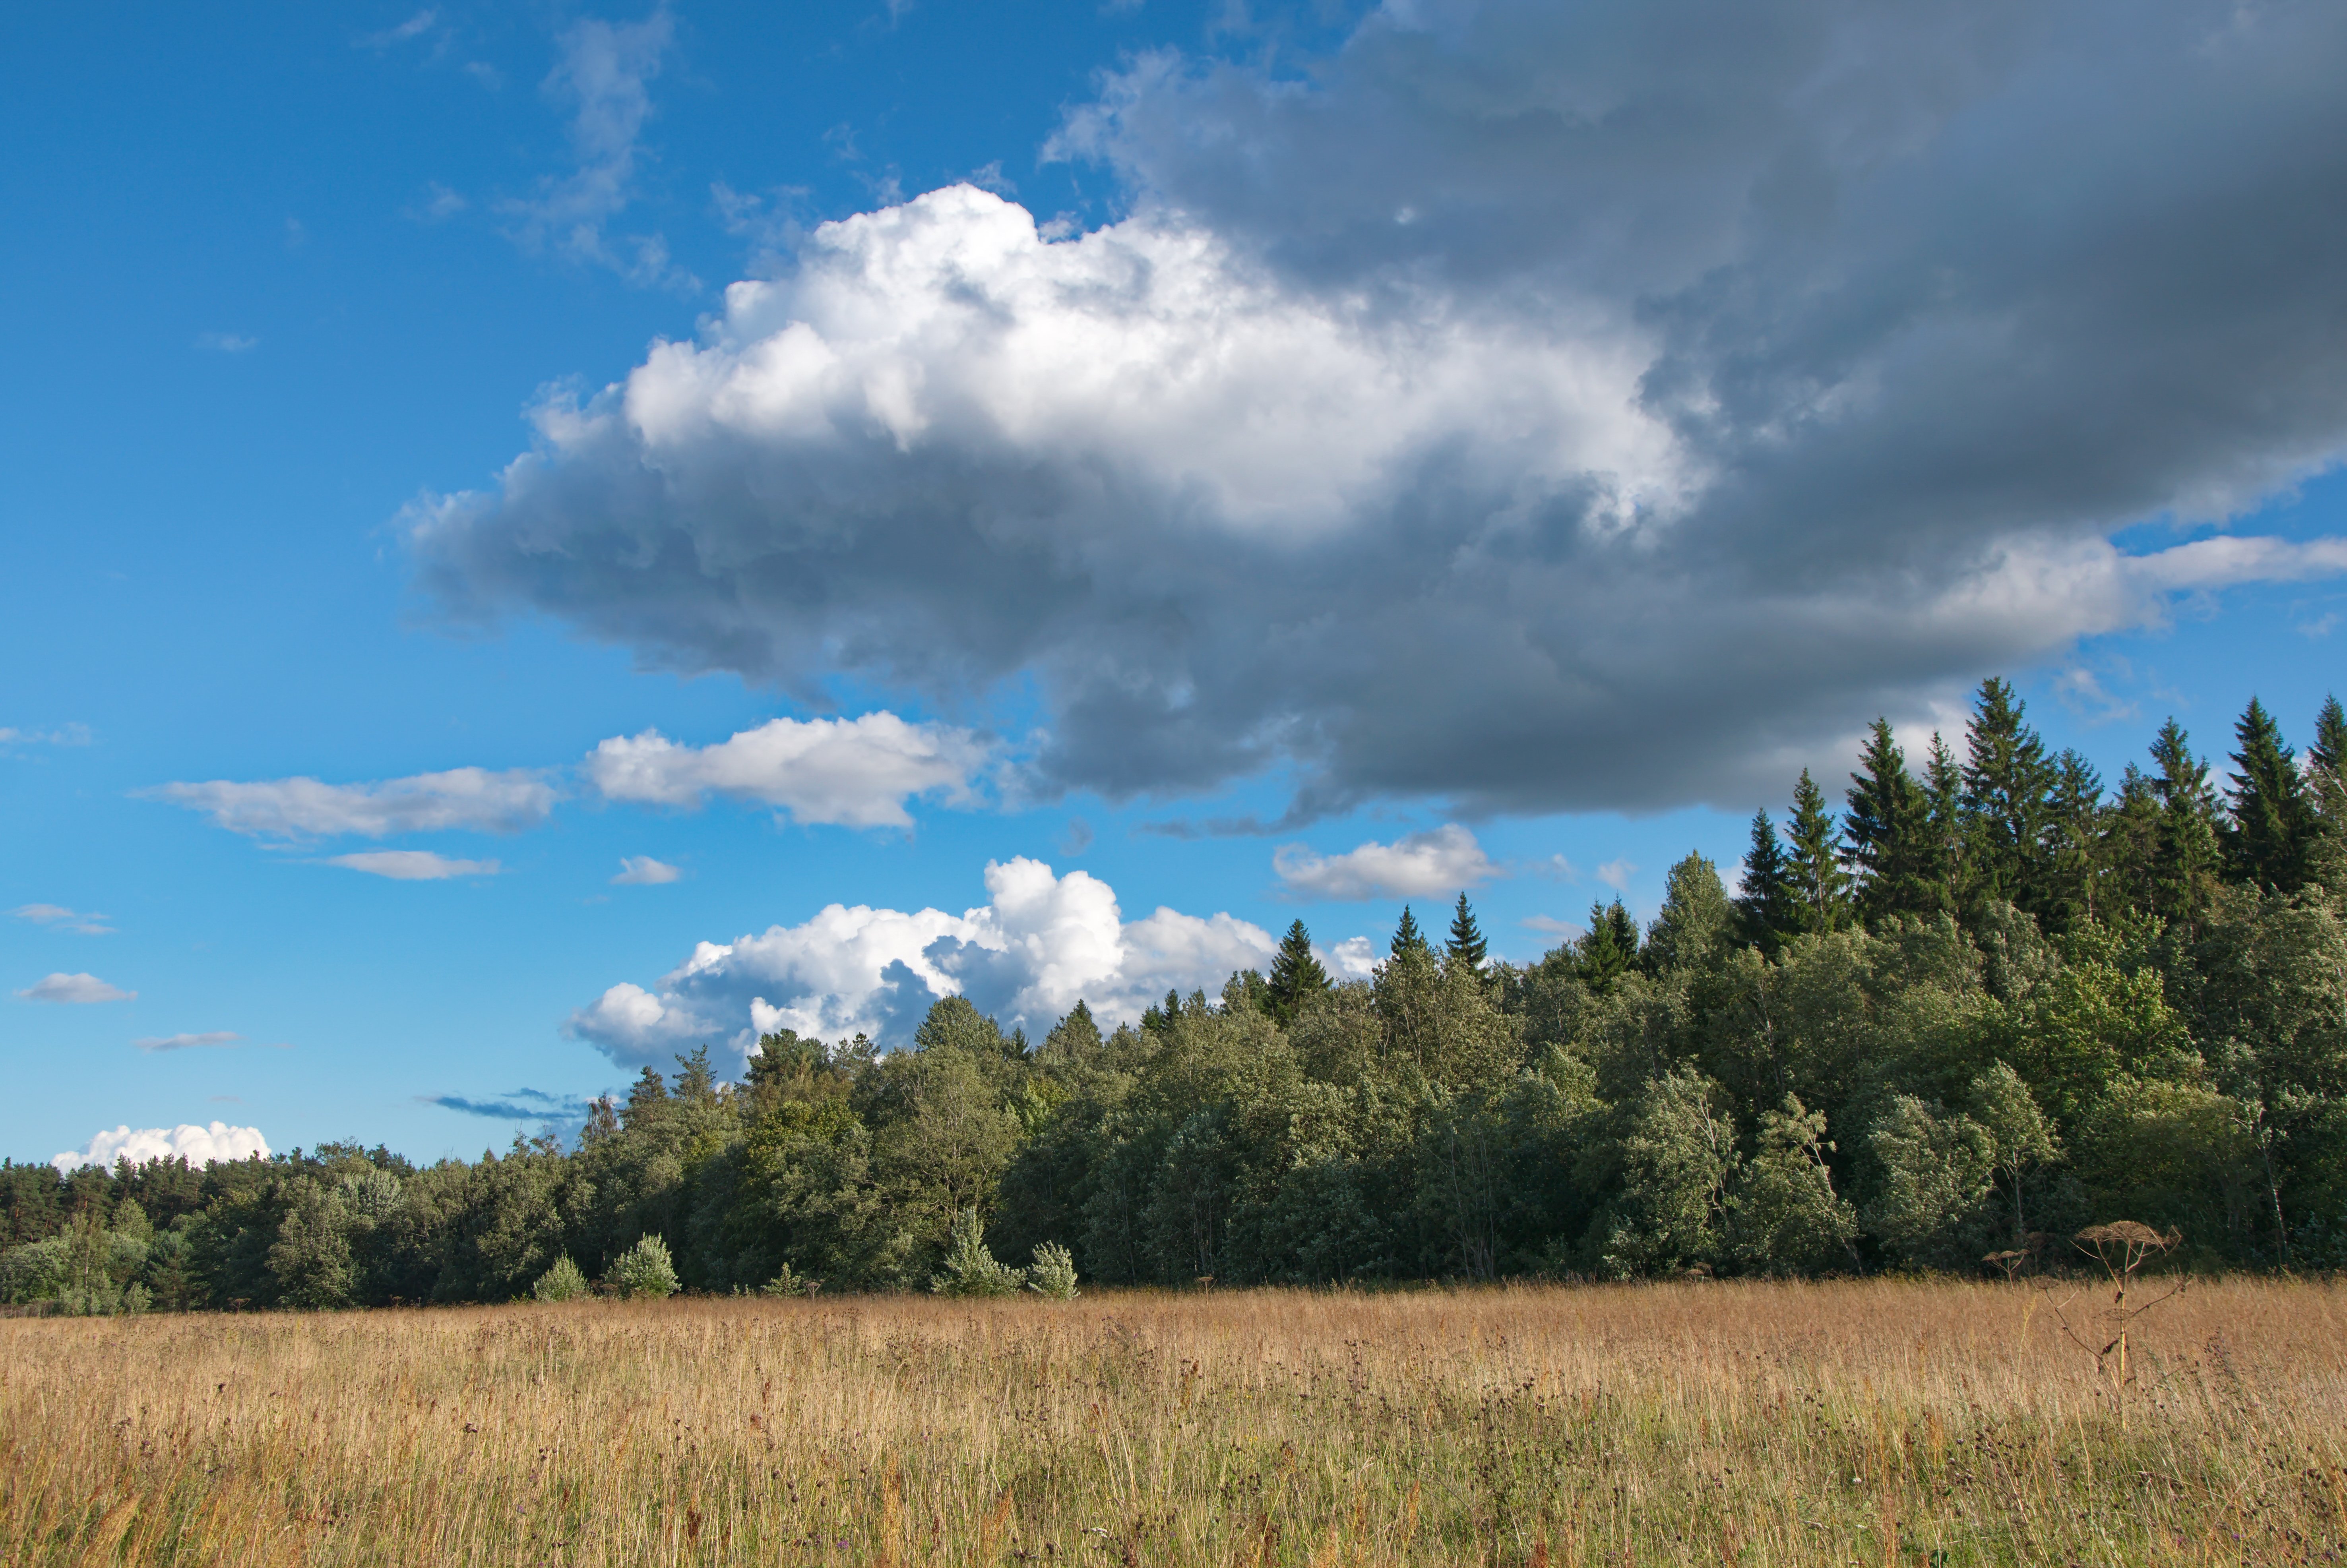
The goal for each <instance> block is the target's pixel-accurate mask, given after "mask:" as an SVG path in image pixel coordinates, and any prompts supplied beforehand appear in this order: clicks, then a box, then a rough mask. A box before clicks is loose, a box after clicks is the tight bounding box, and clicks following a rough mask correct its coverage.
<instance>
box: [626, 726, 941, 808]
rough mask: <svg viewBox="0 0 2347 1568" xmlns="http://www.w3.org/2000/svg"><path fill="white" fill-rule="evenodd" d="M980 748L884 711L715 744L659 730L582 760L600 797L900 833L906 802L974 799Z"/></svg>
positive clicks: (747, 733) (768, 729)
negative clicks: (729, 799)
mask: <svg viewBox="0 0 2347 1568" xmlns="http://www.w3.org/2000/svg"><path fill="white" fill-rule="evenodd" d="M986 755H987V750H986V746H985V744H984V743H982V742H980V741H979V739H978V738H977V737H976V736H974V735H972V734H971V733H969V731H967V730H958V729H954V728H952V727H950V726H948V725H944V724H908V723H906V722H905V721H904V720H902V719H900V718H898V717H897V715H896V714H894V713H890V712H876V713H866V714H865V715H863V716H862V717H861V718H856V719H810V720H805V721H800V720H796V719H774V720H771V721H769V722H768V723H764V724H761V725H760V726H758V728H756V729H754V730H744V731H743V732H741V733H738V734H736V735H734V736H733V738H732V739H731V740H727V741H720V742H718V743H716V744H714V745H708V746H697V747H696V746H686V745H679V744H677V743H675V742H673V741H670V740H668V739H666V738H665V737H663V736H662V735H661V733H660V732H659V731H657V730H646V731H645V732H644V733H642V734H640V735H632V736H628V735H620V736H614V737H612V738H611V739H610V740H607V741H604V742H603V743H600V745H598V746H597V747H596V748H595V749H594V751H592V752H591V753H589V754H588V757H587V761H586V764H585V767H586V773H587V777H588V779H589V781H590V782H591V783H592V784H594V786H595V788H596V789H597V790H598V791H599V792H600V794H602V795H603V797H604V798H605V799H607V800H624V801H639V802H646V803H652V804H661V805H675V806H693V805H698V804H701V801H702V797H703V796H704V795H707V794H711V793H712V792H714V793H716V794H725V795H731V796H733V798H735V799H737V800H755V801H762V802H764V803H765V804H768V805H774V806H778V807H780V808H782V809H783V810H784V811H786V812H788V813H789V814H790V815H792V817H794V819H796V820H797V821H799V822H803V823H841V824H845V825H848V826H851V827H905V826H909V825H911V823H912V820H913V819H912V817H911V816H910V815H907V813H906V811H905V802H906V801H907V800H908V799H910V798H912V797H913V796H916V795H924V794H936V795H942V796H943V797H944V798H945V799H946V801H947V802H948V804H968V803H969V802H970V801H971V800H972V799H973V798H974V797H973V795H972V794H971V777H972V775H973V774H975V773H976V772H977V771H978V769H979V767H980V766H982V765H983V764H984V763H985V761H986Z"/></svg>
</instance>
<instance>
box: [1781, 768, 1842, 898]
mask: <svg viewBox="0 0 2347 1568" xmlns="http://www.w3.org/2000/svg"><path fill="white" fill-rule="evenodd" d="M1785 836H1786V837H1787V838H1788V839H1790V840H1792V845H1793V853H1792V855H1791V856H1790V858H1789V860H1788V874H1789V876H1790V877H1791V880H1792V886H1793V901H1794V904H1795V906H1796V907H1797V908H1798V910H1799V914H1798V919H1799V924H1800V927H1801V929H1802V930H1804V931H1838V930H1840V928H1841V927H1844V926H1846V925H1848V924H1849V923H1850V896H1849V887H1850V878H1849V877H1848V876H1845V875H1844V874H1843V872H1842V868H1841V830H1840V826H1839V825H1836V823H1835V822H1834V817H1833V813H1832V812H1831V811H1829V809H1827V806H1826V794H1825V791H1823V790H1821V789H1819V787H1818V781H1817V780H1815V779H1813V778H1811V777H1810V776H1809V769H1807V768H1803V769H1802V770H1801V781H1800V783H1799V784H1796V785H1795V786H1794V787H1793V815H1792V820H1791V821H1790V822H1788V824H1786V826H1785Z"/></svg>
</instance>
